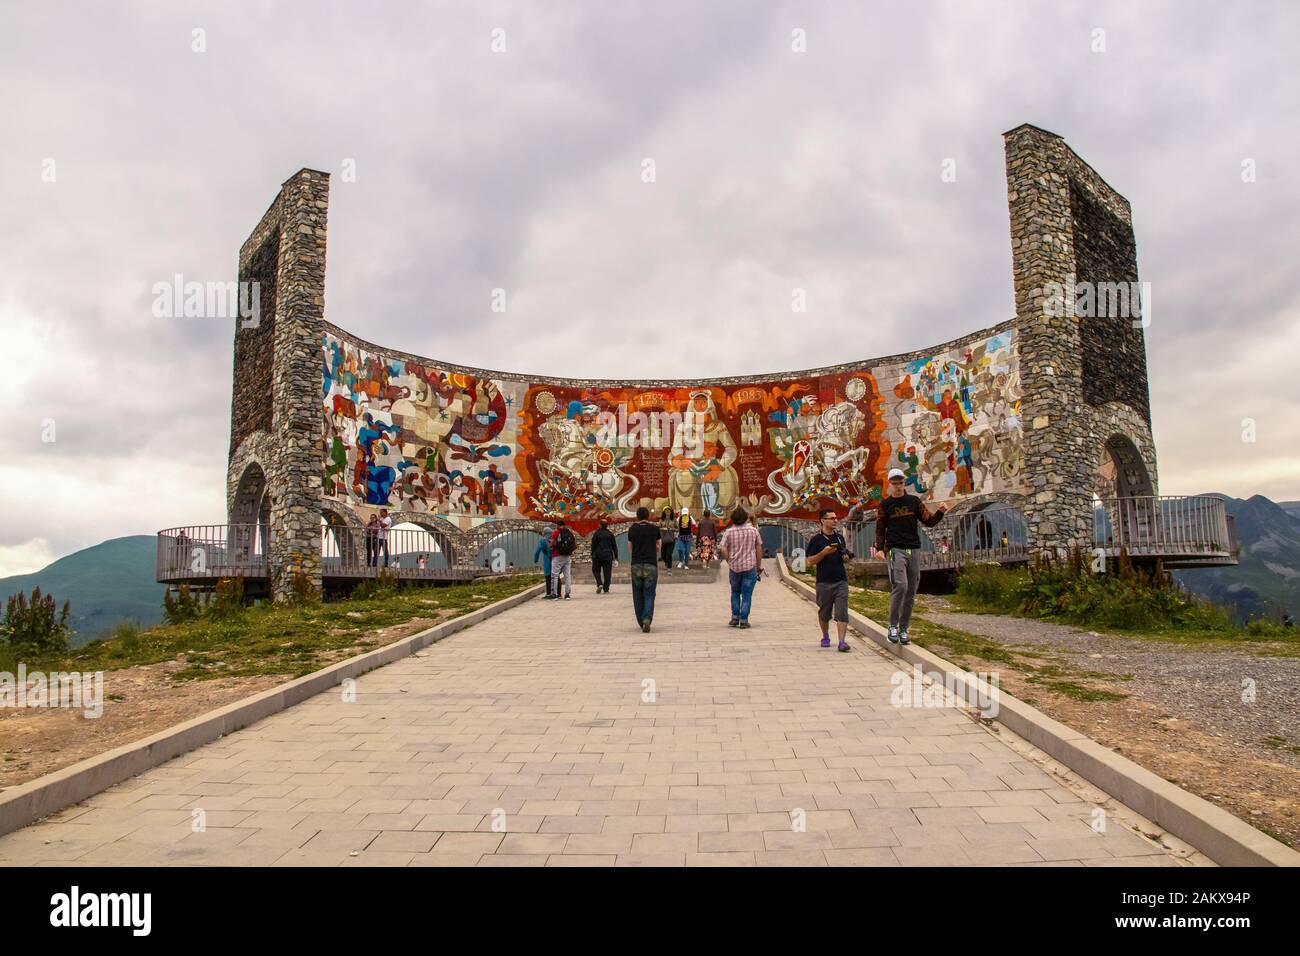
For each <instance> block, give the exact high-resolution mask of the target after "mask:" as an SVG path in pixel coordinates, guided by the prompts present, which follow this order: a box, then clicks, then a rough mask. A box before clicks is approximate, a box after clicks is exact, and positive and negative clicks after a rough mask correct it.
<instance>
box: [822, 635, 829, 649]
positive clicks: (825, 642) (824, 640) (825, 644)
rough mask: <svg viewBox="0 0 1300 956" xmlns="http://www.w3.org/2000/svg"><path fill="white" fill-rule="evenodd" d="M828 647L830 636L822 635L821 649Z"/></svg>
mask: <svg viewBox="0 0 1300 956" xmlns="http://www.w3.org/2000/svg"><path fill="white" fill-rule="evenodd" d="M830 646H831V636H830V635H829V634H823V635H822V647H830Z"/></svg>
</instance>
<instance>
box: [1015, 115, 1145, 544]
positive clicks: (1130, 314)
mask: <svg viewBox="0 0 1300 956" xmlns="http://www.w3.org/2000/svg"><path fill="white" fill-rule="evenodd" d="M1003 136H1004V139H1005V144H1006V161H1007V204H1008V206H1009V208H1010V214H1011V253H1012V266H1013V274H1014V282H1015V296H1016V328H1017V333H1018V335H1017V337H1018V339H1019V349H1020V377H1021V383H1022V389H1023V398H1022V404H1021V420H1022V423H1023V428H1024V441H1025V462H1026V478H1027V484H1028V487H1027V489H1026V501H1025V508H1024V510H1025V524H1026V533H1027V539H1028V541H1029V542H1030V544H1031V547H1033V548H1034V550H1037V551H1055V552H1056V553H1058V554H1061V553H1064V552H1065V551H1067V550H1069V549H1070V548H1071V547H1073V546H1075V545H1079V546H1082V547H1085V548H1087V547H1091V546H1092V545H1093V507H1094V495H1099V496H1100V497H1102V498H1105V497H1106V495H1107V494H1115V493H1118V494H1122V495H1154V494H1155V493H1156V459H1155V443H1154V441H1153V439H1152V436H1151V410H1150V404H1149V402H1148V398H1147V365H1146V343H1145V338H1144V335H1143V328H1144V323H1143V320H1142V319H1141V317H1140V316H1141V313H1140V311H1139V304H1138V302H1137V296H1132V297H1130V299H1129V302H1128V309H1127V311H1126V312H1124V314H1114V313H1115V312H1116V311H1117V310H1116V309H1115V308H1114V306H1115V305H1116V304H1117V303H1118V304H1120V305H1121V306H1122V305H1123V299H1124V297H1126V296H1128V293H1129V292H1130V290H1135V289H1136V287H1137V281H1138V273H1137V246H1136V242H1135V240H1134V236H1133V219H1132V213H1131V211H1130V209H1129V204H1128V200H1126V199H1125V198H1124V197H1123V196H1121V195H1120V194H1119V193H1117V192H1116V191H1115V190H1114V189H1112V188H1111V187H1110V186H1109V185H1107V183H1106V182H1105V180H1103V179H1102V178H1101V177H1100V176H1099V175H1097V173H1096V171H1095V170H1094V169H1093V168H1092V167H1091V166H1089V165H1088V164H1087V163H1085V162H1084V161H1083V160H1082V159H1080V158H1079V156H1078V155H1077V154H1076V153H1075V152H1074V151H1073V150H1072V149H1070V147H1069V146H1067V145H1066V143H1065V140H1063V139H1062V138H1061V137H1060V136H1057V135H1056V134H1055V133H1049V132H1047V131H1046V130H1042V129H1039V128H1038V127H1036V126H1030V125H1028V124H1026V125H1023V126H1017V127H1016V128H1015V129H1013V130H1011V131H1009V132H1007V133H1005V134H1003ZM1121 284H1122V285H1121ZM1130 284H1132V285H1130ZM1056 289H1060V290H1064V292H1065V299H1064V300H1060V299H1053V297H1052V293H1053V291H1054V290H1056ZM1076 293H1077V295H1076ZM1079 296H1083V298H1079ZM1148 306H1149V303H1148ZM1121 311H1122V310H1121ZM1088 313H1091V314H1088ZM1108 463H1109V464H1108ZM1116 471H1117V472H1118V479H1111V478H1108V477H1106V476H1107V475H1109V474H1111V473H1113V472H1116ZM1116 485H1118V488H1116Z"/></svg>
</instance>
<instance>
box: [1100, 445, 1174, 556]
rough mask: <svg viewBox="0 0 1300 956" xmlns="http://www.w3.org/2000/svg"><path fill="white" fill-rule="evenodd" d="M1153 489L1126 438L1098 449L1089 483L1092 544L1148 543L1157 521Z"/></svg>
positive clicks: (1114, 545)
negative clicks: (1092, 480) (1096, 459)
mask: <svg viewBox="0 0 1300 956" xmlns="http://www.w3.org/2000/svg"><path fill="white" fill-rule="evenodd" d="M1154 495H1155V485H1154V484H1153V483H1152V481H1151V475H1150V473H1149V472H1148V471H1147V466H1146V462H1145V461H1143V460H1142V455H1141V453H1140V452H1139V451H1138V450H1137V446H1136V445H1134V444H1133V441H1132V439H1130V438H1129V437H1128V436H1127V435H1112V436H1111V437H1110V438H1108V439H1107V440H1106V443H1105V444H1104V445H1103V446H1102V449H1101V456H1100V458H1099V460H1098V463H1097V472H1096V476H1095V478H1094V483H1093V493H1092V515H1093V544H1094V545H1095V546H1097V547H1103V548H1114V547H1118V546H1119V545H1120V544H1121V543H1124V544H1126V545H1128V546H1130V547H1131V546H1133V545H1134V544H1135V543H1140V542H1143V541H1146V540H1149V539H1150V538H1151V536H1152V535H1153V534H1154V532H1155V526H1156V523H1157V521H1158V517H1159V516H1158V510H1159V509H1158V503H1157V502H1156V499H1155V497H1154Z"/></svg>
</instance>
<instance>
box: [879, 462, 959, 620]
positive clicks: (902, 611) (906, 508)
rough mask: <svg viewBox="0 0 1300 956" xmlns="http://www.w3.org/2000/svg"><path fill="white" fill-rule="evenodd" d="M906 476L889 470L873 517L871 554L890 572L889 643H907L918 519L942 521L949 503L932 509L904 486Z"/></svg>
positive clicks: (917, 577) (917, 569)
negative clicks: (886, 484) (874, 526)
mask: <svg viewBox="0 0 1300 956" xmlns="http://www.w3.org/2000/svg"><path fill="white" fill-rule="evenodd" d="M906 480H907V476H906V475H905V474H903V470H902V469H901V468H891V469H890V470H889V483H888V486H887V487H886V490H885V495H884V497H883V498H882V499H881V501H880V511H879V514H878V515H877V517H876V546H875V549H874V550H873V554H874V556H875V558H876V559H877V560H883V561H884V562H885V568H886V570H887V571H888V572H889V587H890V597H889V642H890V643H891V644H908V643H910V641H909V639H908V636H907V628H908V625H909V624H911V622H912V605H913V604H914V603H915V601H916V588H917V585H919V584H920V583H921V532H920V529H919V528H918V527H917V522H920V523H921V524H924V525H925V526H926V527H927V528H933V527H934V526H935V525H937V524H938V523H939V522H940V521H942V520H943V515H944V512H946V511H947V510H948V503H947V502H946V501H945V502H944V503H943V504H941V505H939V507H938V508H937V509H936V510H935V511H933V512H931V511H930V510H929V509H927V508H926V506H925V502H923V501H922V500H921V499H920V498H918V497H917V496H916V495H910V494H908V493H907V490H906V488H905V486H904V484H905V482H906Z"/></svg>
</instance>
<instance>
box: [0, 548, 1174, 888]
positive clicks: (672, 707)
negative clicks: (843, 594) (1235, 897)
mask: <svg viewBox="0 0 1300 956" xmlns="http://www.w3.org/2000/svg"><path fill="white" fill-rule="evenodd" d="M661 573H662V572H661ZM578 579H579V581H580V582H581V583H580V586H579V587H578V588H577V589H576V590H575V593H574V597H573V600H571V601H560V602H554V601H541V600H533V601H529V602H527V603H525V604H523V605H521V606H520V607H518V608H515V609H512V610H510V611H507V612H505V613H503V614H500V615H498V616H497V617H494V618H492V619H491V620H489V621H487V622H485V623H483V624H479V625H477V626H475V627H473V628H470V629H468V630H466V631H462V632H461V633H459V634H456V635H454V636H453V637H450V638H448V639H447V640H445V641H443V642H441V643H439V644H436V645H433V646H432V647H429V648H426V649H425V650H423V651H421V652H420V653H419V654H417V655H415V656H414V657H411V658H407V659H405V660H402V661H399V662H397V663H395V664H391V665H389V666H387V667H384V668H382V669H380V670H378V671H374V672H371V673H369V674H367V675H364V676H363V677H361V678H360V679H359V680H358V681H357V684H356V700H355V701H354V702H346V701H344V700H343V695H342V693H341V692H340V690H334V691H331V692H329V693H325V694H321V695H319V696H317V697H315V698H312V699H311V700H309V701H306V702H304V703H302V704H300V705H298V706H296V707H293V708H291V709H290V710H288V711H285V712H283V713H281V714H278V715H276V716H273V717H270V718H268V719H266V720H263V721H261V722H259V723H257V724H255V725H253V726H252V727H249V728H247V729H245V730H243V731H240V732H238V733H235V734H233V735H231V736H230V737H227V738H224V739H222V740H220V741H217V742H215V743H212V744H209V745H207V746H205V747H202V748H201V749H199V750H196V751H194V752H192V753H190V754H187V755H185V756H183V757H180V758H177V759H176V760H173V761H171V762H169V763H167V764H165V765H163V766H161V767H158V768H156V769H154V770H152V771H149V772H147V773H145V774H142V775H141V776H139V777H136V778H134V779H132V780H129V781H127V782H125V783H123V784H120V785H118V786H115V787H113V788H111V789H109V790H107V791H105V792H103V793H101V794H98V795H97V796H95V797H93V798H91V799H89V800H87V801H86V802H84V803H82V804H79V805H77V806H75V807H71V808H69V809H67V810H64V811H62V812H61V813H59V814H57V815H55V816H54V817H52V818H50V819H48V820H46V821H43V822H41V823H38V824H35V825H33V826H31V827H28V828H26V829H24V830H21V831H18V832H16V833H13V834H9V835H8V836H5V837H0V864H3V863H7V864H10V865H21V864H33V863H56V864H68V863H77V864H97V865H104V864H128V865H130V864H143V865H176V864H181V865H185V864H226V865H229V864H250V865H271V864H282V865H294V864H316V865H323V866H337V865H345V866H351V865H375V864H383V865H395V866H407V865H410V866H439V865H475V864H477V865H483V866H488V865H492V866H513V865H535V866H540V865H547V866H566V865H614V864H619V865H622V864H637V863H640V864H663V865H678V866H679V865H683V864H686V865H754V864H758V865H780V864H796V865H815V866H822V865H827V864H830V865H869V866H880V865H883V866H895V865H899V864H902V865H932V864H935V865H944V864H953V865H963V864H972V863H976V864H989V863H1009V864H1030V865H1035V864H1036V865H1058V864H1064V865H1079V864H1084V865H1107V864H1108V865H1115V864H1122V865H1134V864H1137V865H1174V864H1176V862H1177V861H1176V860H1175V859H1174V858H1173V857H1172V856H1170V855H1169V854H1168V852H1167V851H1166V850H1164V849H1163V848H1161V847H1159V846H1156V845H1155V844H1153V843H1151V842H1149V841H1147V840H1146V839H1145V838H1142V837H1140V836H1138V835H1135V834H1134V833H1133V832H1132V831H1130V830H1128V829H1126V828H1124V827H1121V826H1119V825H1117V824H1114V825H1111V826H1110V827H1108V828H1107V832H1106V833H1105V834H1099V833H1096V832H1094V831H1093V829H1092V828H1091V827H1090V826H1089V820H1090V814H1091V812H1092V806H1091V805H1090V804H1087V803H1085V802H1083V801H1082V800H1080V799H1079V798H1078V797H1076V796H1075V795H1074V794H1073V793H1072V792H1070V791H1069V790H1068V789H1066V788H1064V787H1062V786H1061V783H1060V782H1059V781H1058V780H1057V779H1056V778H1055V777H1053V776H1050V775H1049V774H1047V773H1045V772H1043V771H1042V770H1040V769H1039V768H1038V766H1037V765H1036V764H1034V763H1033V762H1031V761H1027V760H1025V759H1024V758H1023V757H1021V756H1020V755H1019V754H1017V753H1016V752H1015V751H1013V750H1012V749H1010V748H1009V747H1008V746H1007V745H1005V744H1004V743H1002V742H1001V741H1000V740H998V739H997V737H995V736H994V735H993V734H992V733H990V732H989V731H987V730H985V729H983V728H982V727H980V726H978V725H977V724H975V723H974V722H972V721H971V720H970V719H969V718H967V717H966V716H964V715H963V714H962V713H960V712H959V711H956V710H954V709H951V708H929V709H925V708H914V709H898V708H895V707H893V706H891V704H890V702H889V697H890V691H891V689H892V688H891V684H890V677H891V675H892V674H893V673H894V670H895V668H894V666H893V664H892V663H891V662H890V661H889V660H888V659H887V658H886V657H884V656H883V655H882V654H881V653H879V652H877V651H876V650H874V649H872V648H870V647H868V646H867V645H865V644H864V643H862V642H861V641H856V640H855V641H854V643H853V647H854V649H853V651H852V652H850V653H848V654H839V653H836V652H835V651H834V650H823V649H821V648H820V647H818V646H817V642H816V630H815V628H816V625H815V623H814V611H813V608H812V606H811V605H810V604H808V603H806V602H804V601H803V600H801V599H800V598H799V597H797V596H796V595H795V594H793V593H792V592H791V591H790V590H789V589H788V588H786V587H785V586H783V585H781V584H780V583H779V582H778V581H776V580H775V579H774V578H772V577H769V578H768V579H767V580H766V581H765V582H764V583H762V584H760V585H759V586H758V588H757V590H756V591H755V611H754V614H753V624H754V627H753V628H752V629H750V630H748V631H738V630H735V629H732V628H728V627H727V626H726V620H727V617H728V616H729V614H728V607H727V591H726V583H725V575H724V576H722V578H721V579H720V580H719V582H718V583H717V584H711V585H710V584H691V585H685V584H680V585H661V587H660V589H659V605H658V610H657V615H656V619H655V628H654V631H653V632H652V633H650V634H648V635H647V634H642V633H641V632H640V630H639V629H638V628H637V627H636V624H635V622H634V621H633V617H632V609H631V598H630V594H629V591H628V587H627V586H626V585H622V586H617V585H616V586H615V589H614V591H613V593H611V594H609V595H597V594H595V593H594V588H593V586H592V585H591V584H590V583H589V579H588V578H587V576H586V574H585V573H582V574H579V575H578ZM196 811H202V817H203V823H204V824H205V829H203V830H201V831H197V830H196V829H195V817H196V816H197V815H198V814H197V813H196Z"/></svg>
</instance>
